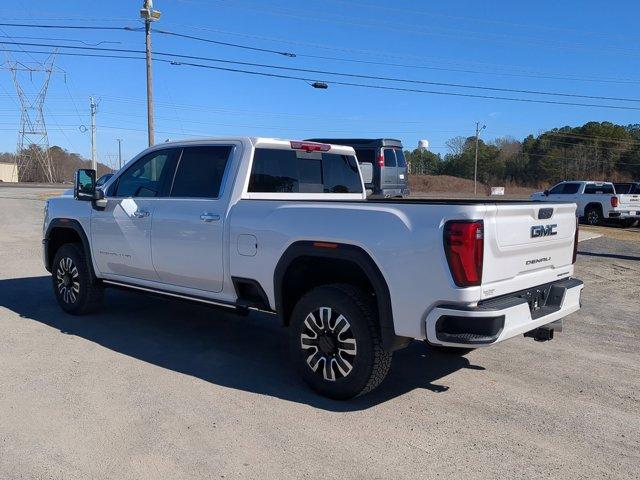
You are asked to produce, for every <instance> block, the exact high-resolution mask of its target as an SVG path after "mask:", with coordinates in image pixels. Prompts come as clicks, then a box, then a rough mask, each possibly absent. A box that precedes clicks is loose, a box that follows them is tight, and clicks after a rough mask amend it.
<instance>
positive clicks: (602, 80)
mask: <svg viewBox="0 0 640 480" xmlns="http://www.w3.org/2000/svg"><path fill="white" fill-rule="evenodd" d="M0 26H10V27H27V28H48V29H84V30H122V31H131V32H135V31H141V30H142V28H140V27H137V28H132V27H109V26H95V27H91V26H84V25H83V26H77V25H50V24H24V23H0ZM183 26H185V27H188V28H198V29H201V30H206V31H212V32H215V33H220V34H225V35H239V36H243V37H248V38H255V39H258V40H267V41H271V42H280V43H283V42H284V43H290V44H296V45H307V46H311V47H313V48H323V49H329V50H338V51H344V52H349V53H356V54H368V55H375V56H387V57H390V58H409V57H408V56H406V55H404V56H402V55H388V54H383V53H381V52H379V51H376V52H372V51H367V50H354V49H345V48H336V47H330V46H326V45H319V44H309V43H305V42H299V41H290V40H283V39H272V38H268V37H262V36H257V35H248V34H239V33H237V32H228V31H222V30H216V29H210V28H205V27H197V26H193V25H183ZM154 31H156V32H158V33H162V34H165V35H171V36H176V37H182V38H187V39H191V40H196V41H202V42H208V43H214V44H218V45H224V46H229V47H234V48H241V49H246V50H255V51H262V52H267V53H274V54H277V55H282V56H287V57H304V58H315V59H319V60H333V61H339V62H349V63H360V64H371V65H381V66H391V67H401V68H416V69H428V70H439V71H452V72H460V73H472V74H480V75H501V76H516V77H527V78H529V77H534V78H546V79H552V80H569V81H584V82H599V83H621V84H637V83H640V79H618V78H603V77H602V76H598V77H583V76H582V77H580V76H574V75H566V74H555V73H553V74H549V73H546V72H537V71H535V70H527V71H526V72H522V73H510V72H496V71H491V72H483V71H478V70H469V69H451V68H442V67H433V66H427V65H415V64H400V63H388V62H379V61H377V62H374V61H367V60H359V59H352V58H339V57H329V56H323V55H311V54H302V53H293V52H286V51H281V50H273V49H266V48H261V47H254V46H250V45H244V44H237V43H232V42H222V41H217V40H212V39H209V38H203V37H198V36H195V35H186V34H181V33H177V32H170V31H167V30H154ZM72 41H80V40H72ZM100 43H106V42H100ZM412 57H414V56H412ZM414 58H416V57H414ZM446 63H450V64H453V65H456V64H458V65H460V63H459V62H446ZM473 63H474V64H477V65H488V66H493V67H495V65H490V64H483V63H481V62H473ZM462 65H464V64H462Z"/></svg>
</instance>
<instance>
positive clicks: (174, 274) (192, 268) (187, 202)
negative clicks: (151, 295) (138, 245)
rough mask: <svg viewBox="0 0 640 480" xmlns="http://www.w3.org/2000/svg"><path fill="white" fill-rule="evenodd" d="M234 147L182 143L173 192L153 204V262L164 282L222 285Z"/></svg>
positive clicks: (212, 289) (205, 288) (209, 288)
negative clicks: (225, 193)
mask: <svg viewBox="0 0 640 480" xmlns="http://www.w3.org/2000/svg"><path fill="white" fill-rule="evenodd" d="M233 150H234V146H233V145H228V144H227V145H223V144H220V145H205V146H193V147H191V146H189V147H184V148H183V149H182V150H181V152H180V155H179V158H178V161H177V167H176V170H175V175H174V177H173V179H172V182H171V186H170V188H169V195H168V196H167V197H166V198H163V199H159V200H158V201H157V202H156V204H155V210H154V215H153V227H152V232H151V251H152V252H153V265H154V267H155V270H156V272H157V275H158V277H159V279H160V281H161V282H163V283H166V284H169V285H171V286H179V287H185V288H191V289H197V290H202V291H205V292H220V291H221V290H222V287H223V280H224V268H223V246H224V243H223V242H224V240H223V239H224V235H223V234H224V222H225V215H226V209H227V204H228V202H227V200H226V199H223V198H221V193H222V186H223V184H224V182H223V179H224V177H225V172H226V171H227V169H228V166H229V159H230V157H231V153H232V152H233Z"/></svg>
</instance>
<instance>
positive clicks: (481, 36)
mask: <svg viewBox="0 0 640 480" xmlns="http://www.w3.org/2000/svg"><path fill="white" fill-rule="evenodd" d="M209 1H212V0H209ZM213 1H215V2H216V3H218V4H220V6H221V7H227V8H238V9H242V10H248V11H253V12H258V13H262V14H267V15H275V16H284V17H290V18H298V19H303V20H307V21H309V20H311V21H313V22H324V23H338V24H344V25H352V26H356V27H365V28H375V29H385V30H390V31H395V32H401V33H405V34H406V33H411V34H414V35H421V36H440V37H447V38H453V39H455V40H460V39H464V40H497V41H498V43H520V44H524V45H529V46H543V47H551V48H556V49H564V50H576V49H577V50H585V45H583V44H564V45H563V44H554V43H552V42H548V41H547V42H545V41H538V40H536V39H533V40H532V39H526V38H525V39H519V38H517V37H516V38H509V37H513V35H505V34H495V33H494V34H491V33H489V34H487V33H478V32H473V31H471V32H469V31H465V30H460V29H450V28H449V29H447V28H442V27H436V29H437V28H439V29H440V30H443V31H445V32H446V31H449V32H452V33H442V32H437V31H435V29H434V28H431V29H430V30H429V31H425V30H421V29H412V28H411V27H415V25H406V24H402V26H395V24H393V23H391V22H384V23H383V22H363V21H353V20H352V19H351V18H352V17H341V16H338V15H332V16H329V17H323V16H320V15H318V14H317V13H316V12H312V11H309V10H308V9H307V10H305V11H304V12H302V11H300V10H295V11H294V10H292V9H287V8H284V9H282V8H281V9H277V8H272V7H269V8H260V7H262V5H260V6H253V5H251V4H239V2H234V3H233V4H231V3H227V2H221V1H220V0H213ZM192 3H200V4H202V5H208V6H209V7H211V5H210V3H206V4H205V3H203V2H192ZM254 5H255V4H254ZM305 13H306V14H305ZM591 50H592V51H597V52H603V53H604V52H610V53H617V54H620V55H626V56H637V52H636V51H634V50H632V49H623V48H617V47H609V48H602V47H601V48H596V49H593V48H591Z"/></svg>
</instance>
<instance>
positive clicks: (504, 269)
mask: <svg viewBox="0 0 640 480" xmlns="http://www.w3.org/2000/svg"><path fill="white" fill-rule="evenodd" d="M484 225H485V226H484V236H485V247H484V255H485V258H484V265H483V272H482V298H487V297H492V296H495V295H501V294H503V293H509V291H511V292H512V291H515V290H519V289H524V288H530V287H533V286H536V285H542V284H544V283H548V282H553V281H556V280H560V279H561V278H564V277H567V276H569V275H570V274H571V273H572V271H573V244H574V238H575V231H576V225H577V222H576V205H575V204H573V203H557V204H556V203H535V202H532V203H530V204H527V203H521V204H508V203H505V204H500V203H498V204H495V205H492V206H488V208H487V213H486V217H485V220H484Z"/></svg>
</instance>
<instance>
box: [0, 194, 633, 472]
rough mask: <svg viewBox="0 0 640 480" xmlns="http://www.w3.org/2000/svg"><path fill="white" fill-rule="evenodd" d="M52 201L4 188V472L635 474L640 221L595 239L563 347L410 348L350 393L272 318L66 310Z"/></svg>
mask: <svg viewBox="0 0 640 480" xmlns="http://www.w3.org/2000/svg"><path fill="white" fill-rule="evenodd" d="M42 209H43V202H42V200H41V199H40V197H39V196H38V194H34V192H32V191H27V190H26V189H18V188H13V189H11V191H9V189H4V188H0V224H1V225H2V228H1V229H0V331H1V332H2V333H1V335H0V478H3V479H4V478H6V479H76V478H77V479H87V478H93V479H102V478H118V479H130V478H131V479H133V478H136V479H139V478H145V479H146V478H148V479H159V478H166V479H169V478H171V479H174V478H175V479H202V478H226V479H228V478H242V479H244V478H250V479H251V478H255V479H270V478H273V479H288V478H291V479H300V478H309V479H315V478H322V479H332V478H335V479H344V478H367V479H378V478H379V479H383V478H384V479H387V478H394V479H400V478H411V479H415V478H443V479H465V480H467V479H495V478H505V479H507V478H508V479H513V478H523V479H530V478H554V479H592V478H598V479H602V478H607V479H626V478H628V479H637V478H638V471H639V470H640V415H638V412H639V411H640V349H639V348H638V346H639V340H640V326H639V306H640V302H639V301H638V298H640V282H639V281H638V279H639V278H640V241H639V237H640V232H635V233H633V232H627V234H628V235H629V237H628V238H625V239H619V238H617V237H616V235H611V234H610V233H609V231H610V230H611V229H605V228H604V227H603V228H602V231H603V232H604V236H602V237H600V238H596V239H592V240H586V241H584V242H582V243H581V244H580V248H579V251H580V255H579V259H578V264H577V266H576V276H577V277H579V278H581V279H582V280H583V281H584V282H585V290H584V294H583V298H582V302H583V308H582V310H581V311H579V312H578V313H575V314H573V315H571V316H569V317H568V318H567V319H566V321H565V328H564V331H563V332H562V333H561V334H558V335H556V338H555V339H554V340H553V341H551V342H546V343H536V342H534V341H533V340H531V339H525V338H523V337H519V338H514V339H512V340H509V341H507V342H504V343H502V344H499V345H496V346H493V347H491V348H487V349H479V350H474V351H472V352H470V353H468V354H466V355H464V356H462V355H451V354H445V353H441V352H437V351H434V350H431V349H429V348H427V347H426V346H425V345H423V344H421V343H418V342H414V343H413V344H412V345H411V346H410V347H409V348H407V349H405V350H402V351H399V352H397V353H396V354H395V355H394V361H393V365H392V368H391V372H390V374H389V376H388V377H387V379H386V380H385V382H384V383H383V384H382V385H381V387H380V388H378V390H376V391H375V392H373V393H372V394H370V395H367V396H364V397H362V398H358V399H356V400H353V401H349V402H335V401H330V400H327V399H323V398H320V397H318V396H316V395H315V394H314V393H312V392H311V391H309V390H308V389H307V388H306V387H305V386H304V385H303V384H302V383H301V382H300V381H299V380H298V379H297V378H296V376H295V374H294V372H293V370H292V368H291V367H290V366H289V363H288V361H287V348H286V346H287V341H286V333H287V332H286V330H284V329H283V328H282V327H281V326H280V324H279V321H278V320H277V319H276V318H273V317H270V316H266V315H253V314H252V315H250V316H249V317H236V316H233V315H230V314H227V313H220V312H219V311H217V310H212V309H208V308H205V307H199V306H194V305H190V304H184V303H179V302H175V301H170V300H164V299H159V298H152V297H146V296H141V295H138V294H134V293H128V292H122V291H115V290H110V291H108V292H107V296H106V302H105V305H104V308H103V309H102V310H101V311H100V312H98V313H96V314H93V315H90V316H86V317H73V316H69V315H66V314H64V313H62V312H61V310H60V309H59V308H58V306H57V304H56V302H55V300H54V297H53V294H52V292H51V282H50V279H49V276H48V274H47V272H46V271H45V270H44V268H43V267H42V262H41V254H40V248H41V245H40V239H41V235H42V234H41V222H42ZM634 235H635V236H634Z"/></svg>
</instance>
